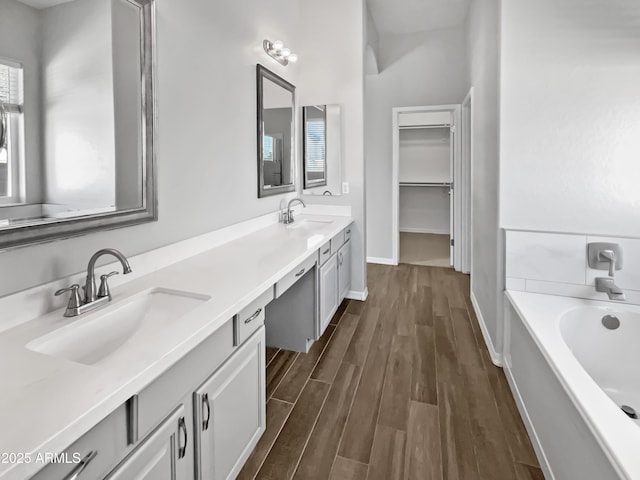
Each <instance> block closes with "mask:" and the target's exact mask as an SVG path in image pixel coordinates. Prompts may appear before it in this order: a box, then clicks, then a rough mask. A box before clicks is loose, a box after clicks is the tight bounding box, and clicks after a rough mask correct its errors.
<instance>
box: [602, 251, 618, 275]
mask: <svg viewBox="0 0 640 480" xmlns="http://www.w3.org/2000/svg"><path fill="white" fill-rule="evenodd" d="M598 258H599V259H600V260H603V261H605V262H609V276H610V277H613V276H614V275H615V273H616V252H615V251H613V250H609V249H607V250H600V251H599V252H598Z"/></svg>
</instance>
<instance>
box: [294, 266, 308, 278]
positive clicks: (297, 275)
mask: <svg viewBox="0 0 640 480" xmlns="http://www.w3.org/2000/svg"><path fill="white" fill-rule="evenodd" d="M305 270H306V269H305V268H303V269H302V270H300V271H299V272H298V273H296V277H300V276H301V275H302V274H303V273H304V272H305Z"/></svg>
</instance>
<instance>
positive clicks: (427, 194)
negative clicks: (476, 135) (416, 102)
mask: <svg viewBox="0 0 640 480" xmlns="http://www.w3.org/2000/svg"><path fill="white" fill-rule="evenodd" d="M460 115H461V105H439V106H417V107H397V108H394V109H393V168H392V183H393V188H392V193H393V195H392V214H393V219H392V225H393V239H392V241H393V261H394V263H395V264H396V265H397V264H398V263H410V264H415V265H428V266H437V267H454V268H455V269H456V270H458V271H461V270H462V264H461V262H462V259H463V255H462V251H464V249H465V245H466V244H467V243H468V240H466V238H464V237H467V235H466V233H465V232H463V228H462V223H463V221H464V215H465V212H464V210H466V209H465V208H464V201H463V198H462V197H463V195H464V196H467V195H468V192H467V190H468V189H467V188H466V186H465V182H464V181H463V182H462V183H460V187H459V188H456V187H457V184H458V183H459V182H460V181H461V180H464V178H463V177H466V174H465V173H464V171H463V168H462V166H461V155H460V139H459V134H458V132H457V131H456V126H457V125H459V124H460Z"/></svg>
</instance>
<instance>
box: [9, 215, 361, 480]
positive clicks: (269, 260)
mask: <svg viewBox="0 0 640 480" xmlns="http://www.w3.org/2000/svg"><path fill="white" fill-rule="evenodd" d="M305 217H306V218H311V217H310V216H308V215H301V216H299V217H297V218H296V222H300V221H301V220H302V219H304V218H305ZM313 218H317V219H322V220H330V221H331V222H330V223H317V224H316V223H314V224H309V225H312V226H310V227H307V228H298V229H291V228H287V227H286V226H284V225H282V224H275V225H272V226H269V227H267V228H264V229H261V230H258V231H257V232H254V233H251V234H249V235H246V236H244V237H241V238H238V239H236V240H234V241H232V242H230V243H227V244H224V245H221V246H218V247H216V248H213V249H211V250H208V251H206V252H204V253H201V254H198V255H196V256H193V257H191V258H188V259H186V260H183V261H181V262H179V263H176V264H174V265H171V266H169V267H166V268H163V269H161V270H158V271H156V272H153V273H150V274H149V275H146V276H143V277H141V278H138V279H136V280H133V281H131V282H129V283H126V284H124V285H122V286H120V287H117V288H114V289H113V290H112V294H113V298H114V300H113V302H112V303H111V304H110V305H114V304H116V303H118V302H121V301H124V300H125V299H127V298H129V297H130V296H131V295H134V294H136V293H139V292H142V291H144V290H148V289H150V288H156V287H160V288H168V289H175V290H181V291H186V292H190V293H196V294H201V295H207V296H210V297H211V299H210V300H208V301H206V302H203V304H202V305H200V306H198V307H197V308H196V309H195V310H193V311H191V312H189V313H188V314H187V315H185V316H184V317H183V318H182V319H181V321H180V322H176V324H173V325H171V326H170V327H168V328H167V329H165V330H161V331H160V330H159V331H155V332H153V333H152V334H151V335H150V336H149V337H148V338H145V339H144V342H138V343H136V342H129V343H127V345H125V346H123V347H122V348H121V349H119V350H118V351H117V352H115V353H114V354H112V355H111V356H109V357H108V358H107V359H105V360H104V361H102V362H100V363H98V364H96V365H92V366H88V365H83V364H79V363H74V362H71V361H69V360H65V359H63V358H57V357H52V356H48V355H43V354H39V353H36V352H33V351H31V350H28V349H26V348H25V345H26V344H27V343H29V342H30V341H31V340H33V339H35V338H38V337H41V336H42V335H45V334H47V333H49V332H50V331H53V330H56V329H58V328H60V327H62V326H64V325H67V324H69V323H71V322H76V321H82V319H83V317H82V316H79V317H75V318H64V317H63V316H62V314H63V310H56V311H54V312H51V313H49V314H47V315H45V316H43V317H41V318H38V319H36V320H33V321H30V322H27V323H24V324H22V325H18V326H16V327H15V328H12V329H10V330H7V331H5V332H2V333H1V334H0V382H1V383H0V385H1V387H0V455H1V454H2V453H3V452H4V453H18V454H20V453H24V454H30V456H31V457H33V458H35V456H36V454H37V453H56V452H61V451H63V450H64V449H65V448H66V447H68V446H69V445H70V444H71V443H73V442H74V441H75V440H77V439H78V438H79V437H81V436H82V435H83V434H85V433H86V432H87V431H89V430H90V429H91V428H92V427H93V426H95V425H96V424H97V423H98V422H100V420H102V419H103V418H105V417H106V416H107V415H108V414H109V413H111V412H112V411H113V410H115V409H116V408H117V407H118V406H120V405H122V404H123V403H124V402H125V401H126V400H127V399H128V398H129V397H131V396H132V395H134V394H136V393H138V392H140V391H141V390H142V389H143V388H144V387H145V386H147V385H148V384H149V383H151V382H152V381H153V380H154V379H156V378H157V377H158V376H160V375H161V374H162V373H163V372H164V371H166V370H167V369H168V368H169V367H170V366H172V365H173V364H175V363H176V361H178V360H179V359H181V358H182V357H183V356H185V355H186V354H187V353H188V352H189V351H191V350H192V349H193V348H194V347H195V346H197V345H198V344H199V343H200V342H201V341H203V340H204V339H205V338H207V337H208V336H209V335H211V334H212V333H213V332H215V331H216V330H217V329H218V328H219V327H220V326H222V325H223V324H224V323H225V322H226V321H228V320H229V319H230V318H231V317H232V316H233V315H234V314H236V313H238V311H239V310H241V309H242V308H244V307H246V306H247V305H248V304H249V303H250V302H251V301H252V300H254V299H255V298H256V297H257V296H258V295H260V294H261V293H263V292H264V291H265V290H267V289H268V288H269V287H270V286H272V285H274V284H275V283H276V282H277V281H278V280H279V279H281V278H282V277H283V276H284V275H285V274H287V273H288V272H289V271H291V270H292V269H293V268H294V267H296V266H297V265H298V264H299V263H300V262H302V261H303V260H305V259H306V258H308V257H309V256H310V255H312V254H315V252H316V251H317V250H318V248H320V246H321V245H322V244H324V243H326V242H327V241H328V240H330V239H331V238H332V237H333V236H334V235H336V234H337V233H339V232H340V231H341V230H342V229H344V228H345V227H347V226H348V225H349V224H350V223H351V222H352V218H351V217H338V216H322V217H320V216H313ZM103 308H109V306H106V307H103ZM42 467H44V465H43V464H34V463H31V464H25V463H21V464H9V463H1V462H0V478H1V479H2V480H6V479H20V480H23V479H24V478H26V477H28V476H30V475H33V474H34V473H36V472H37V471H38V470H39V469H41V468H42Z"/></svg>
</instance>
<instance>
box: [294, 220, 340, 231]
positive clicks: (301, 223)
mask: <svg viewBox="0 0 640 480" xmlns="http://www.w3.org/2000/svg"><path fill="white" fill-rule="evenodd" d="M331 222H333V220H316V219H311V218H303V219H300V220H296V221H294V222H293V223H291V224H289V225H287V228H291V229H295V228H311V227H315V226H318V225H321V224H323V223H331Z"/></svg>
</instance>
